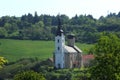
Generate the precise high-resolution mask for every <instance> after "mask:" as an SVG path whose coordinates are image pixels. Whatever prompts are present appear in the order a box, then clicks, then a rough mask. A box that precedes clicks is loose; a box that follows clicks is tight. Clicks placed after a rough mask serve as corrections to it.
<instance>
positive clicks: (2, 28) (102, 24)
mask: <svg viewBox="0 0 120 80" xmlns="http://www.w3.org/2000/svg"><path fill="white" fill-rule="evenodd" d="M60 18H61V23H62V29H63V30H64V33H65V35H66V34H67V33H70V32H73V33H74V34H75V35H76V41H78V42H84V43H95V42H96V41H97V39H98V38H99V37H100V35H99V33H101V32H104V31H105V32H111V33H114V34H116V35H118V36H119V37H120V32H119V31H120V12H119V13H118V14H115V13H110V14H108V15H107V16H106V17H103V16H101V17H100V18H99V19H95V18H94V17H93V16H92V15H75V16H74V17H72V18H69V17H68V16H67V15H64V14H62V15H60ZM57 25H58V15H57V16H50V15H46V14H44V15H38V13H37V12H35V13H34V15H32V14H31V13H28V14H24V15H22V16H21V17H16V16H2V17H1V18H0V38H12V39H33V40H53V39H54V36H55V32H56V28H57Z"/></svg>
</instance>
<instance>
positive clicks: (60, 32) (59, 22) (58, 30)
mask: <svg viewBox="0 0 120 80" xmlns="http://www.w3.org/2000/svg"><path fill="white" fill-rule="evenodd" d="M61 28H62V26H61V20H60V17H59V16H58V28H57V32H56V36H58V35H59V36H61V34H62V33H63V30H62V29H61Z"/></svg>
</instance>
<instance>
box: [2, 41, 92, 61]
mask: <svg viewBox="0 0 120 80" xmlns="http://www.w3.org/2000/svg"><path fill="white" fill-rule="evenodd" d="M76 45H77V46H78V47H79V48H80V49H81V50H82V51H83V53H84V54H86V53H87V52H88V50H89V49H90V48H91V47H92V46H93V45H91V44H81V43H76ZM53 52H54V41H33V40H12V39H0V56H3V57H5V58H6V59H7V60H8V61H9V62H11V61H16V60H19V59H21V58H38V59H47V58H50V57H52V56H53Z"/></svg>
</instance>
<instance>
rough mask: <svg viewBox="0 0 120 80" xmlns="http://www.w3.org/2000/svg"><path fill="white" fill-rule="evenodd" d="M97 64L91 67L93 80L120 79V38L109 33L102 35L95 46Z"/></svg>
mask: <svg viewBox="0 0 120 80" xmlns="http://www.w3.org/2000/svg"><path fill="white" fill-rule="evenodd" d="M95 52H96V57H95V64H94V66H93V67H92V68H91V70H90V73H91V79H92V80H119V79H120V72H119V71H120V39H119V38H118V37H117V36H115V35H113V34H107V35H104V36H102V37H101V38H100V39H99V41H98V43H97V44H96V47H95Z"/></svg>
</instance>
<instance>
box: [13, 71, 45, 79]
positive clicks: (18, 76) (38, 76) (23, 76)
mask: <svg viewBox="0 0 120 80" xmlns="http://www.w3.org/2000/svg"><path fill="white" fill-rule="evenodd" d="M14 80H46V79H45V78H44V76H43V75H42V74H39V73H37V72H34V71H25V72H21V73H18V74H16V75H15V76H14Z"/></svg>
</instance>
